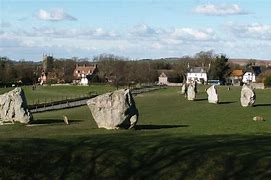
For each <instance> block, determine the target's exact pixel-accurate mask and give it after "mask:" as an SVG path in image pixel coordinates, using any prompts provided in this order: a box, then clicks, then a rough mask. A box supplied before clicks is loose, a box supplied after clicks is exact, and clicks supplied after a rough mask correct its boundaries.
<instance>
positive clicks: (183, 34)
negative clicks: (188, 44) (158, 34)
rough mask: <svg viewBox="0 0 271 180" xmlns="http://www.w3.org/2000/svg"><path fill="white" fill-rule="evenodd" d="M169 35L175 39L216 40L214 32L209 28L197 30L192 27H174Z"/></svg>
mask: <svg viewBox="0 0 271 180" xmlns="http://www.w3.org/2000/svg"><path fill="white" fill-rule="evenodd" d="M170 37H171V38H172V39H175V40H187V41H211V40H216V39H217V38H216V34H215V33H214V31H213V30H212V29H210V28H208V29H206V30H197V29H192V28H175V29H173V31H172V32H171V33H170Z"/></svg>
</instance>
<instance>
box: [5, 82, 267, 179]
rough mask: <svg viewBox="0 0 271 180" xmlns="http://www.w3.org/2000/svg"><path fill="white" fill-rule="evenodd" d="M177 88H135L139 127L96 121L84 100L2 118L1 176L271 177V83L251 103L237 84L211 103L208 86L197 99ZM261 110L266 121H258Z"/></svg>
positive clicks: (40, 177)
mask: <svg viewBox="0 0 271 180" xmlns="http://www.w3.org/2000/svg"><path fill="white" fill-rule="evenodd" d="M63 91H64V90H63ZM178 91H179V89H178V88H167V89H161V90H158V91H154V92H150V93H145V94H140V95H138V96H136V97H135V100H136V103H137V108H138V109H139V112H140V117H139V122H138V125H137V128H136V130H105V129H98V128H97V126H96V124H95V122H94V120H93V119H92V117H91V114H90V111H89V109H88V107H87V106H83V107H78V108H73V109H65V110H60V111H53V112H44V113H38V114H34V119H35V123H36V124H40V126H35V127H26V126H24V125H20V124H15V125H6V126H0V159H1V161H0V177H2V178H3V179H157V178H159V179H270V177H271V143H270V140H271V134H270V131H271V90H270V89H267V90H257V91H256V94H257V99H256V104H255V107H248V108H243V107H241V106H240V102H239V98H240V88H238V87H235V88H232V89H231V91H228V90H227V88H226V87H219V89H218V93H219V95H220V101H221V104H218V105H216V104H208V102H207V99H206V98H207V96H206V94H205V92H204V87H201V88H200V90H199V94H198V96H197V100H196V101H192V102H191V101H187V100H185V99H184V97H183V96H182V95H180V94H179V92H178ZM30 94H31V93H30ZM26 95H28V93H27V91H26ZM27 98H29V97H27ZM63 115H66V116H67V117H68V118H69V120H70V122H71V123H70V125H65V124H64V122H63V118H62V116H63ZM257 115H259V116H263V117H264V118H265V119H266V121H264V122H254V121H253V120H252V118H253V117H254V116H257ZM44 123H46V125H43V124H44ZM0 179H1V178H0Z"/></svg>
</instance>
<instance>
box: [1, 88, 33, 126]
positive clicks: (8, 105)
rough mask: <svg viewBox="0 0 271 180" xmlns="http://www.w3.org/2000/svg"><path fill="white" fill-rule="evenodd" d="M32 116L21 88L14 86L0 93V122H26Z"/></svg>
mask: <svg viewBox="0 0 271 180" xmlns="http://www.w3.org/2000/svg"><path fill="white" fill-rule="evenodd" d="M32 118H33V117H32V115H31V113H30V112H29V110H28V108H27V103H26V99H25V95H24V92H23V90H22V89H21V88H15V89H14V90H12V91H10V92H8V93H5V94H3V95H0V124H3V123H5V122H12V123H13V122H20V123H28V122H30V121H31V120H32Z"/></svg>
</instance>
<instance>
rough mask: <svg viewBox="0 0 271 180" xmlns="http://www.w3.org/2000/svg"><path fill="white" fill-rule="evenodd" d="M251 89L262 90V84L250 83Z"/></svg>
mask: <svg viewBox="0 0 271 180" xmlns="http://www.w3.org/2000/svg"><path fill="white" fill-rule="evenodd" d="M251 85H252V87H253V88H255V89H264V88H265V87H264V83H251Z"/></svg>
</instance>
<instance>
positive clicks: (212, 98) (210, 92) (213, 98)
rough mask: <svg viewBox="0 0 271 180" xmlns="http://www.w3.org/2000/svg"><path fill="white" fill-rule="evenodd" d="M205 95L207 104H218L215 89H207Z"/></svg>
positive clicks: (213, 87)
mask: <svg viewBox="0 0 271 180" xmlns="http://www.w3.org/2000/svg"><path fill="white" fill-rule="evenodd" d="M206 93H207V94H208V102H209V103H214V104H217V103H218V94H217V90H216V87H215V86H214V85H212V86H211V87H209V88H208V89H207V90H206Z"/></svg>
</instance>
